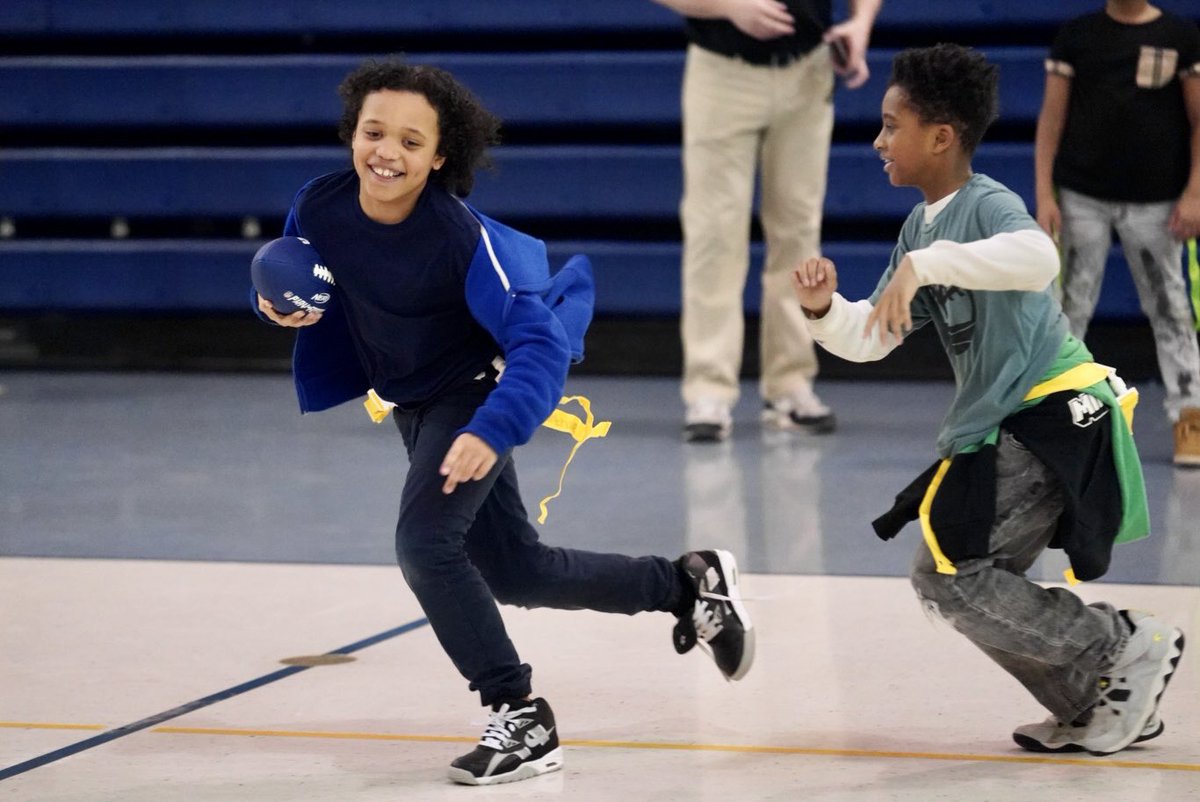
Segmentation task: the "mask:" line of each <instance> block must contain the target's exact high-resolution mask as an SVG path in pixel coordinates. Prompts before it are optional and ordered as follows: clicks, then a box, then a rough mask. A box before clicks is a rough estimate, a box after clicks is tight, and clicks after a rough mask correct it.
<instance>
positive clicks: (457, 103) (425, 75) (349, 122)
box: [338, 59, 500, 198]
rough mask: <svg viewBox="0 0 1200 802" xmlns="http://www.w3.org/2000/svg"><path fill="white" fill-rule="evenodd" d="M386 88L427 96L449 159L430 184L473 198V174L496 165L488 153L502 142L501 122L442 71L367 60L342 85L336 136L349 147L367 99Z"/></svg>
mask: <svg viewBox="0 0 1200 802" xmlns="http://www.w3.org/2000/svg"><path fill="white" fill-rule="evenodd" d="M387 89H390V90H394V91H397V92H413V93H415V94H419V95H424V96H425V99H426V100H428V101H429V105H431V106H433V108H434V111H436V112H437V115H438V155H439V156H442V157H444V158H445V160H446V161H445V164H443V165H442V168H441V169H440V170H435V171H434V172H432V173H431V174H430V180H433V181H438V182H440V183H441V184H443V185H444V186H445V187H446V189H447V190H449V191H450V192H451V193H453V194H454V195H457V196H458V197H460V198H465V197H466V196H467V195H469V194H471V188H472V187H474V186H475V171H476V170H478V169H479V168H482V167H490V166H491V165H492V161H491V159H490V157H489V156H488V153H487V149H488V147H489V146H491V145H495V144H497V143H498V142H499V141H500V119H499V118H498V117H496V116H495V115H493V114H492V113H491V112H489V111H488V110H487V109H485V108H484V107H483V104H482V103H480V101H479V99H478V98H477V97H475V95H474V94H472V93H471V91H470V90H469V89H467V88H466V87H465V86H463V85H462V84H461V83H459V82H458V80H457V79H456V78H455V77H454V76H453V75H451V74H450V73H448V72H446V71H445V70H443V69H440V68H438V67H432V66H428V65H413V64H406V63H405V62H403V61H401V60H399V59H389V60H387V61H375V60H368V61H365V62H363V64H362V65H361V66H360V67H358V69H356V70H354V72H352V73H350V74H349V75H347V76H346V77H345V78H344V79H343V80H342V83H341V84H340V85H339V86H338V95H339V96H340V97H341V98H342V119H341V121H340V122H339V123H338V137H339V138H340V139H341V140H342V141H343V142H345V143H346V144H347V145H348V144H350V142H351V141H352V140H353V139H354V130H355V128H357V127H358V115H359V114H360V113H361V112H362V107H363V100H364V99H365V98H366V96H367V95H369V94H371V93H372V92H379V91H383V90H387Z"/></svg>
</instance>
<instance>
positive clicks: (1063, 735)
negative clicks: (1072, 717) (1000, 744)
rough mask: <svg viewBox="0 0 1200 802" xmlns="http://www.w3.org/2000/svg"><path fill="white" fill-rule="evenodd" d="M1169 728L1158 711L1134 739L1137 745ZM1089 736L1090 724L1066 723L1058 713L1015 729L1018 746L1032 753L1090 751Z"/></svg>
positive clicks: (1014, 734) (1014, 738)
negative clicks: (1060, 719) (1056, 715)
mask: <svg viewBox="0 0 1200 802" xmlns="http://www.w3.org/2000/svg"><path fill="white" fill-rule="evenodd" d="M1164 730H1166V725H1164V724H1163V721H1162V719H1161V718H1159V715H1158V711H1157V710H1156V711H1154V712H1153V713H1151V714H1150V718H1149V719H1147V721H1146V726H1145V727H1142V731H1141V733H1140V734H1139V735H1138V736H1137V737H1136V738H1134V739H1133V742H1134V743H1135V744H1139V743H1141V742H1142V741H1149V740H1150V739H1151V738H1157V737H1158V736H1160V735H1162V734H1163V731H1164ZM1086 739H1087V727H1086V726H1082V727H1080V726H1075V725H1073V724H1064V723H1062V722H1061V721H1059V720H1058V719H1056V718H1055V717H1054V716H1051V717H1050V718H1048V719H1046V720H1045V721H1043V722H1041V723H1040V724H1023V725H1021V726H1020V727H1017V728H1016V729H1015V730H1013V740H1014V741H1016V742H1017V746H1019V747H1021V748H1022V749H1026V750H1028V751H1030V752H1086V751H1087V747H1086V746H1084V745H1083V743H1082V742H1083V741H1085V740H1086Z"/></svg>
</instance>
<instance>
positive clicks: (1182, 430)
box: [1175, 407, 1200, 467]
mask: <svg viewBox="0 0 1200 802" xmlns="http://www.w3.org/2000/svg"><path fill="white" fill-rule="evenodd" d="M1175 464H1176V465H1190V466H1194V467H1200V409H1198V408H1196V407H1184V408H1183V409H1181V410H1179V420H1178V421H1177V422H1176V424H1175Z"/></svg>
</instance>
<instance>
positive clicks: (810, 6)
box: [686, 0, 833, 64]
mask: <svg viewBox="0 0 1200 802" xmlns="http://www.w3.org/2000/svg"><path fill="white" fill-rule="evenodd" d="M784 2H785V3H786V4H787V7H788V11H790V12H791V14H792V16H793V17H794V18H795V20H796V22H795V28H796V32H795V33H794V34H792V35H791V36H781V37H779V38H777V39H768V40H767V41H765V42H764V41H761V40H759V39H755V38H754V37H753V36H747V35H746V34H744V33H742V32H741V31H739V30H738V29H737V26H736V25H734V24H733V23H732V22H730V21H729V20H727V19H697V18H695V17H688V18H687V25H686V29H687V37H688V41H689V42H691V43H692V44H695V45H699V46H700V47H703V48H704V49H705V50H711V51H712V52H714V53H720V54H721V55H723V56H736V57H737V58H740V59H742V60H743V61H747V62H749V63H751V64H771V63H780V62H786V61H788V60H791V59H794V58H795V57H796V56H800V55H803V54H804V53H807V52H808V51H810V50H812V49H813V48H814V47H816V46H817V45H819V44H820V43H821V37H822V35H823V34H824V33H825V29H826V28H828V27H829V25H830V20H831V19H832V14H833V12H832V9H831V6H832V0H784Z"/></svg>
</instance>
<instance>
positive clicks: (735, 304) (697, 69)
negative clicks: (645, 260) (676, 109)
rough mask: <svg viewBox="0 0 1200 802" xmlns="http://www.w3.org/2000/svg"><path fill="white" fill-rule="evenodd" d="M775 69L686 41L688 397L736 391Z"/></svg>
mask: <svg viewBox="0 0 1200 802" xmlns="http://www.w3.org/2000/svg"><path fill="white" fill-rule="evenodd" d="M770 72H771V68H768V67H757V66H752V65H749V64H746V63H744V62H741V61H738V60H737V59H733V58H727V57H725V56H720V55H717V54H715V53H710V52H708V51H706V50H703V49H701V48H699V47H696V46H694V45H693V46H690V47H689V48H688V52H687V61H686V65H685V68H684V79H683V200H682V202H681V204H680V221H681V223H682V226H683V239H684V244H683V275H682V285H683V299H682V320H681V333H682V338H683V361H684V365H683V384H682V395H683V400H684V402H685V403H693V402H694V401H696V400H697V399H699V398H716V399H719V400H722V401H725V402H728V403H729V404H731V405H732V404H733V403H734V402H735V401H736V400H737V397H738V375H739V372H740V369H741V358H742V345H743V341H744V336H745V333H744V326H745V320H744V315H743V308H744V307H743V300H742V298H743V295H742V293H743V290H744V288H745V284H746V274H747V271H748V269H749V259H750V254H749V238H750V214H751V204H752V202H753V197H754V175H755V165H756V163H757V160H758V154H759V145H760V141H761V136H762V128H763V125H764V121H765V119H766V113H767V110H768V98H769V93H770V81H769V75H770Z"/></svg>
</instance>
